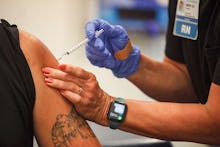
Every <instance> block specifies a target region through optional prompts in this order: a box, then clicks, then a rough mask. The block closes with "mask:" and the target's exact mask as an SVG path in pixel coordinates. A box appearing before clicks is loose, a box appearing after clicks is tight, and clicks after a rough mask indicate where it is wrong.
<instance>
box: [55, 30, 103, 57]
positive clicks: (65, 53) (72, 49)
mask: <svg viewBox="0 0 220 147" xmlns="http://www.w3.org/2000/svg"><path fill="white" fill-rule="evenodd" d="M103 32H104V30H103V29H101V30H99V31H96V35H95V36H96V37H99V36H100V35H101V34H102V33H103ZM89 41H90V40H89V39H88V38H86V39H84V40H83V41H81V42H79V43H78V44H77V45H75V46H73V47H72V48H71V49H69V50H68V51H65V52H64V53H63V54H62V55H61V56H60V57H59V58H57V60H58V61H60V60H61V59H62V58H63V57H64V56H66V55H69V54H71V53H72V52H74V51H76V50H77V49H79V48H80V47H81V46H83V45H85V44H86V43H88V42H89Z"/></svg>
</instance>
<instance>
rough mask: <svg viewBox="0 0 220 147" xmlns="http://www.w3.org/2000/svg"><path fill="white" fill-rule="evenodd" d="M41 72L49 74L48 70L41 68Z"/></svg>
mask: <svg viewBox="0 0 220 147" xmlns="http://www.w3.org/2000/svg"><path fill="white" fill-rule="evenodd" d="M42 72H43V73H44V74H50V70H49V69H48V68H42Z"/></svg>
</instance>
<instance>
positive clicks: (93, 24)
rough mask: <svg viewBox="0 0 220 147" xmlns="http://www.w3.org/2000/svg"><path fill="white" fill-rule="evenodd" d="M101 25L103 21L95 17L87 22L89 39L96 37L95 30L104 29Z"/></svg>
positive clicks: (86, 27)
mask: <svg viewBox="0 0 220 147" xmlns="http://www.w3.org/2000/svg"><path fill="white" fill-rule="evenodd" d="M100 25H101V21H100V20H99V19H95V20H92V21H89V22H87V23H86V25H85V29H86V36H87V37H88V38H89V40H92V39H94V38H95V32H96V31H98V30H101V29H102V28H101V26H100Z"/></svg>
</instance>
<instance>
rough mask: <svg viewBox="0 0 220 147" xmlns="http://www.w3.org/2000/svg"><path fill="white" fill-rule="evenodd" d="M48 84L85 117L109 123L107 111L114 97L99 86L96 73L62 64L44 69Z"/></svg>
mask: <svg viewBox="0 0 220 147" xmlns="http://www.w3.org/2000/svg"><path fill="white" fill-rule="evenodd" d="M42 71H43V74H44V75H45V76H46V78H45V82H46V84H47V85H48V86H51V87H54V88H57V89H59V91H60V93H61V94H62V95H63V96H64V97H66V98H67V99H68V100H69V101H70V102H72V103H73V104H74V106H75V108H76V110H77V111H78V113H79V114H80V115H82V116H83V117H84V118H86V119H88V120H91V121H94V122H96V123H99V124H101V125H108V121H107V111H108V108H109V105H110V102H111V101H112V100H113V99H114V98H113V97H111V96H109V95H108V94H107V93H105V92H104V91H103V90H102V89H101V88H100V86H99V84H98V81H97V80H96V77H95V75H94V74H92V73H90V72H88V71H85V70H84V69H82V68H80V67H74V66H71V65H66V64H62V65H59V69H54V68H50V67H45V68H43V69H42Z"/></svg>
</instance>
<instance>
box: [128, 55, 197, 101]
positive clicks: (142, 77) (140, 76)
mask: <svg viewBox="0 0 220 147" xmlns="http://www.w3.org/2000/svg"><path fill="white" fill-rule="evenodd" d="M178 66H179V65H178ZM180 66H182V65H180ZM184 70H185V71H184ZM128 80H129V81H131V82H132V83H133V84H135V85H136V86H137V87H139V88H140V89H141V90H142V91H143V92H144V93H145V94H147V95H149V96H151V97H153V98H155V99H157V100H159V101H172V102H195V101H196V100H195V94H194V92H193V88H192V85H191V81H190V79H189V77H188V75H187V72H186V69H184V66H183V67H180V68H179V67H177V66H175V65H173V64H170V63H169V62H158V61H155V60H153V59H151V58H149V57H147V56H144V55H141V59H140V66H139V68H138V70H137V71H136V72H135V73H134V74H133V75H131V76H129V77H128ZM183 98H184V99H183ZM186 98H187V99H186Z"/></svg>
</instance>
